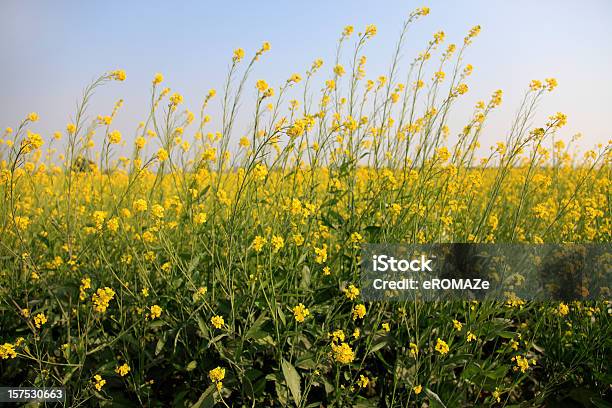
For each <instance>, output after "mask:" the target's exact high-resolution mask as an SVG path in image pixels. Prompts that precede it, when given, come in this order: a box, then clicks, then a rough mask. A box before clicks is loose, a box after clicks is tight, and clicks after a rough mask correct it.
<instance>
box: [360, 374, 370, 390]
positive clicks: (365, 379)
mask: <svg viewBox="0 0 612 408" xmlns="http://www.w3.org/2000/svg"><path fill="white" fill-rule="evenodd" d="M369 383H370V379H369V378H368V377H366V376H364V375H360V376H359V380H358V381H357V385H359V386H360V387H361V388H365V387H367V386H368V384H369Z"/></svg>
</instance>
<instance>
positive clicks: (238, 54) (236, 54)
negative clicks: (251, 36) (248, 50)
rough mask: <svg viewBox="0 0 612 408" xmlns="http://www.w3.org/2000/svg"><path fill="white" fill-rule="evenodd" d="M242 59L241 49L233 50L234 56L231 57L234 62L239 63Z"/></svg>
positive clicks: (242, 52)
mask: <svg viewBox="0 0 612 408" xmlns="http://www.w3.org/2000/svg"><path fill="white" fill-rule="evenodd" d="M243 58H244V50H243V49H242V48H236V49H235V50H234V56H233V57H232V59H233V60H234V62H239V61H240V60H242V59H243Z"/></svg>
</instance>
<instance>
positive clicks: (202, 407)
mask: <svg viewBox="0 0 612 408" xmlns="http://www.w3.org/2000/svg"><path fill="white" fill-rule="evenodd" d="M215 388H216V387H215V386H214V385H211V386H210V387H208V388H207V389H206V391H204V392H203V393H202V395H200V398H199V399H198V400H197V401H196V403H195V404H193V405H192V406H191V408H213V407H214V406H215V396H214V394H215Z"/></svg>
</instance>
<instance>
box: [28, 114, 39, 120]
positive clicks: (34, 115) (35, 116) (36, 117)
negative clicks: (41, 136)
mask: <svg viewBox="0 0 612 408" xmlns="http://www.w3.org/2000/svg"><path fill="white" fill-rule="evenodd" d="M28 119H29V120H30V122H36V121H37V120H38V113H36V112H31V113H30V114H29V115H28Z"/></svg>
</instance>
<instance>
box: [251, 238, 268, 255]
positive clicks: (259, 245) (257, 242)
mask: <svg viewBox="0 0 612 408" xmlns="http://www.w3.org/2000/svg"><path fill="white" fill-rule="evenodd" d="M265 244H266V239H265V238H264V237H262V236H259V235H257V236H256V237H255V239H253V243H252V246H253V250H254V251H255V252H261V250H262V249H263V246H264V245H265Z"/></svg>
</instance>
